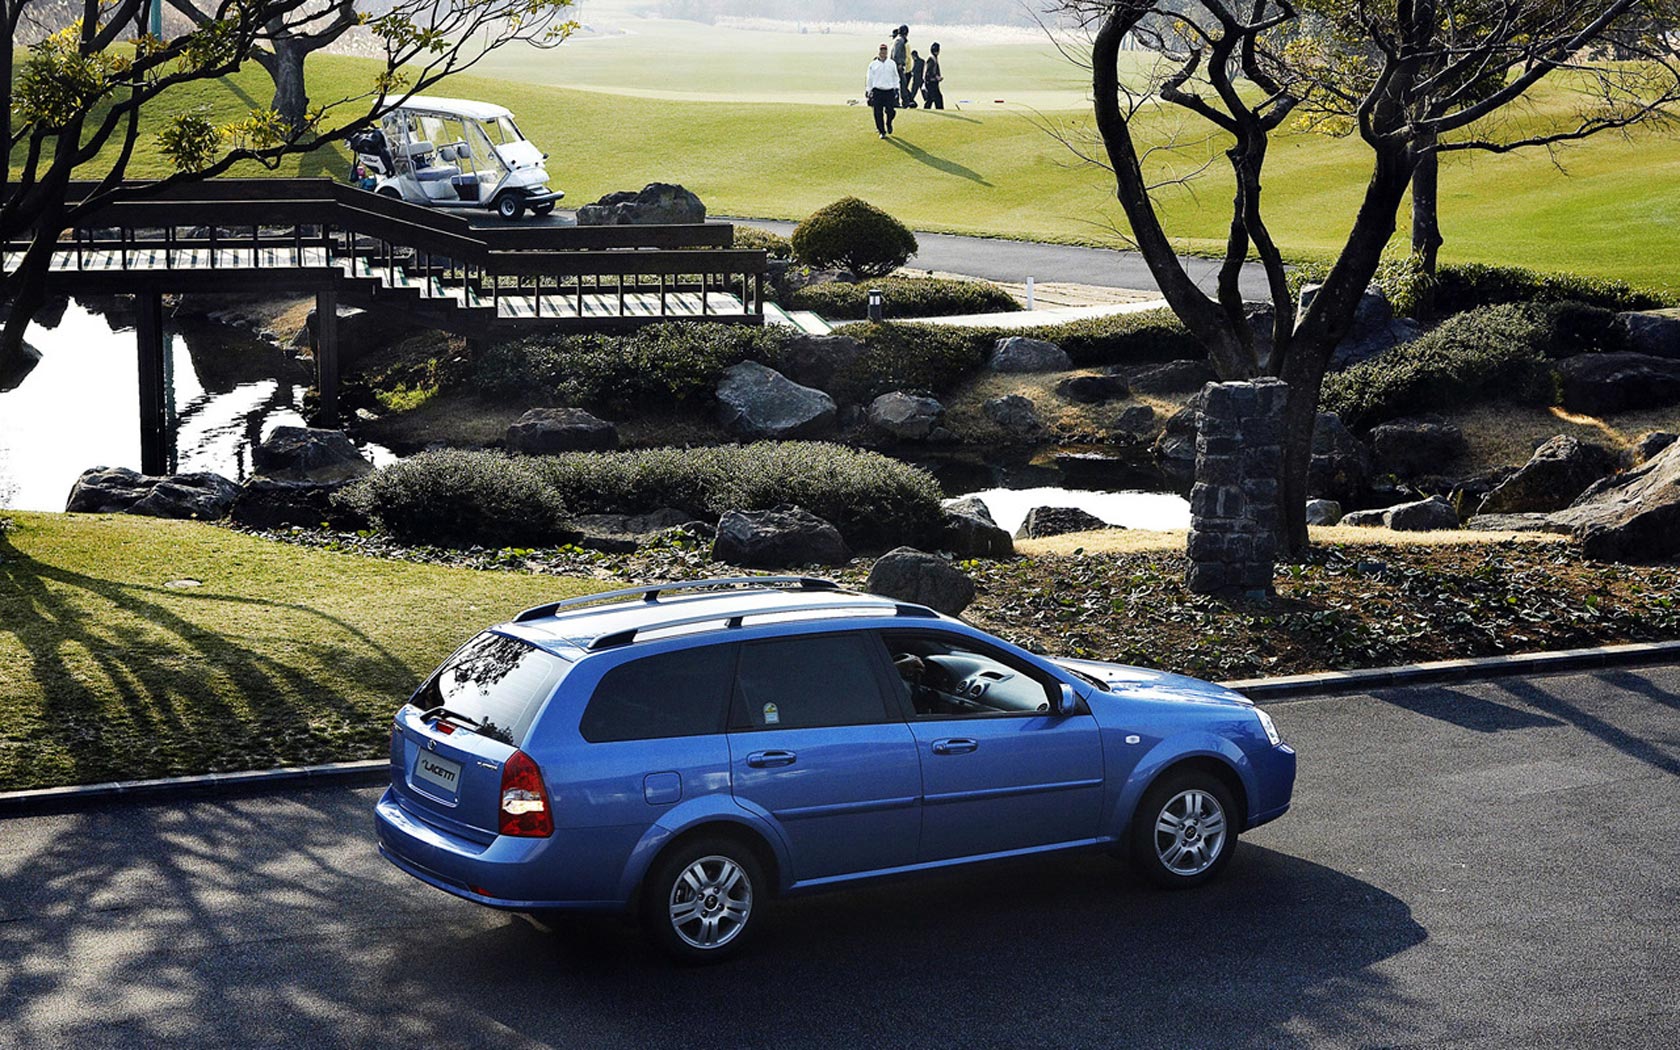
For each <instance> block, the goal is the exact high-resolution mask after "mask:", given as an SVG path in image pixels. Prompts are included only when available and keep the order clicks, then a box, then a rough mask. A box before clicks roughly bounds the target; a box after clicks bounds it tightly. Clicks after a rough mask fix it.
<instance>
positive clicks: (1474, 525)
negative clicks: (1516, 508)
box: [1464, 514, 1569, 535]
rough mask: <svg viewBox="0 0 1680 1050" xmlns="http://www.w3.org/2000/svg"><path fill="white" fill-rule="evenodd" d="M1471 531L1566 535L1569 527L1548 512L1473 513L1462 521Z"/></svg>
mask: <svg viewBox="0 0 1680 1050" xmlns="http://www.w3.org/2000/svg"><path fill="white" fill-rule="evenodd" d="M1464 527H1465V528H1466V529H1469V530H1470V531H1471V532H1554V533H1560V534H1563V535H1568V533H1569V529H1568V528H1567V527H1566V526H1563V525H1559V524H1558V523H1557V522H1555V521H1553V520H1552V517H1551V515H1549V514H1475V515H1472V516H1471V518H1470V520H1469V521H1467V522H1465V523H1464Z"/></svg>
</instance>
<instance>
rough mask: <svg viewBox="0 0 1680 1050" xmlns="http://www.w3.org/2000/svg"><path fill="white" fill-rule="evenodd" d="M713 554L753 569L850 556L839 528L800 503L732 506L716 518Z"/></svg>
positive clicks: (818, 562) (829, 562)
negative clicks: (769, 507) (742, 508)
mask: <svg viewBox="0 0 1680 1050" xmlns="http://www.w3.org/2000/svg"><path fill="white" fill-rule="evenodd" d="M712 557H713V558H715V559H716V560H718V561H725V562H729V563H731V564H734V565H745V566H747V567H749V568H755V569H785V568H792V567H794V566H798V565H844V564H845V563H846V562H848V561H850V560H851V558H852V552H851V551H850V550H849V549H847V547H846V541H845V540H843V539H841V538H840V530H839V529H836V528H835V527H834V526H833V525H830V524H829V523H828V522H826V521H824V520H823V519H821V518H819V517H817V516H816V515H815V514H812V513H811V512H810V511H808V510H806V509H804V508H803V507H796V506H790V505H787V504H783V505H782V506H779V507H777V508H776V509H774V510H749V511H739V510H732V511H729V512H728V513H726V514H724V516H723V517H722V518H720V519H718V526H717V539H716V540H714V541H713V543H712Z"/></svg>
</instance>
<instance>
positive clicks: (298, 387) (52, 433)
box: [0, 299, 395, 510]
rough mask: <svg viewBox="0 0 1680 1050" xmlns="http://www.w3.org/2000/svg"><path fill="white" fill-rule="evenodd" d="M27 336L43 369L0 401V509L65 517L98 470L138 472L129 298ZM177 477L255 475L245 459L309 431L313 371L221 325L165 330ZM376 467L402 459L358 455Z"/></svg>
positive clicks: (69, 313) (370, 449)
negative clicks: (268, 440) (307, 403)
mask: <svg viewBox="0 0 1680 1050" xmlns="http://www.w3.org/2000/svg"><path fill="white" fill-rule="evenodd" d="M43 321H50V318H47V319H37V322H36V323H34V324H31V325H30V327H29V331H28V333H27V336H26V338H27V339H28V341H29V342H30V343H31V344H33V345H34V346H35V347H36V348H37V349H39V350H40V351H41V362H40V364H38V365H36V367H35V369H34V371H32V372H30V374H29V375H28V377H27V378H25V379H24V380H23V382H22V383H21V384H20V385H19V386H18V388H17V389H16V390H12V391H8V392H5V393H0V506H8V507H15V508H17V509H20V510H63V509H64V500H65V498H66V497H67V496H68V495H69V493H70V486H71V485H72V484H73V483H74V482H75V480H76V477H77V475H79V474H81V472H82V471H84V470H86V469H87V468H89V467H93V466H108V467H131V468H133V469H135V470H138V469H140V407H139V405H140V391H139V372H138V368H137V361H136V350H135V342H134V329H133V318H132V315H131V313H130V310H129V304H128V302H127V301H126V300H121V299H117V300H109V301H99V302H95V303H88V302H76V301H72V302H70V304H69V305H68V306H67V307H66V308H65V309H64V313H63V317H62V318H60V319H58V323H57V324H56V325H53V326H52V327H48V326H47V324H46V323H42V322H43ZM165 335H166V337H167V339H168V341H169V347H168V351H167V352H166V353H165V355H164V362H165V369H166V373H165V374H166V376H167V379H168V384H167V386H168V389H169V390H170V391H171V396H170V397H169V399H168V411H167V420H166V423H167V433H168V435H169V436H170V439H171V440H170V443H169V448H168V464H169V470H170V472H171V473H180V472H187V471H200V470H205V471H213V472H215V473H217V474H221V475H222V476H224V477H227V478H231V479H233V480H234V481H243V480H244V479H245V478H246V477H247V476H249V474H250V472H251V461H250V450H251V447H252V446H253V445H256V444H259V443H260V442H261V441H262V439H263V438H264V437H266V436H267V435H268V434H269V433H270V432H271V431H272V430H273V429H274V428H275V427H278V426H302V425H304V418H303V415H302V413H301V412H300V411H299V406H300V404H301V400H302V397H303V392H304V391H305V390H306V389H307V388H308V386H309V384H310V373H309V369H308V367H307V366H306V365H304V364H301V363H299V362H298V361H296V360H294V359H293V358H292V357H291V355H290V354H288V353H286V352H284V351H281V350H278V349H276V348H275V347H273V346H271V345H269V344H267V343H264V342H262V341H260V340H257V339H255V338H254V337H252V336H251V335H249V334H248V333H245V332H243V331H241V330H239V329H236V328H231V327H229V326H226V325H215V324H208V323H191V322H185V323H181V324H177V323H175V322H173V321H166V322H165ZM363 451H364V453H365V454H367V455H369V457H370V458H372V459H373V461H374V462H375V463H383V462H389V461H390V460H392V459H394V458H395V457H394V456H392V455H391V453H389V452H388V451H387V450H385V449H383V448H380V447H378V446H374V445H367V446H363Z"/></svg>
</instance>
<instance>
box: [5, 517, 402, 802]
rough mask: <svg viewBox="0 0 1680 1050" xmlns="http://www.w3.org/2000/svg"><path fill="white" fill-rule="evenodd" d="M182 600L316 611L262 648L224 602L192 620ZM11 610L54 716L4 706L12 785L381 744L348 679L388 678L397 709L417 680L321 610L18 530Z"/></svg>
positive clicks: (314, 755) (381, 731) (272, 761)
mask: <svg viewBox="0 0 1680 1050" xmlns="http://www.w3.org/2000/svg"><path fill="white" fill-rule="evenodd" d="M166 595H167V597H168V598H169V603H167V604H166V603H164V602H162V601H160V600H159V599H160V598H162V597H164V596H166ZM181 602H190V603H194V604H200V603H202V605H203V606H204V607H205V609H206V610H207V611H211V610H213V609H214V608H215V607H216V606H219V605H228V606H240V607H245V608H250V607H253V606H254V607H257V608H262V609H272V610H273V611H274V612H275V613H276V614H284V616H285V617H286V618H287V619H296V618H298V617H301V619H302V623H303V626H302V627H299V626H295V625H294V626H290V628H289V629H290V630H292V631H296V632H298V633H299V634H300V635H303V637H300V638H298V639H297V641H298V643H299V644H297V645H295V646H293V645H281V644H274V643H275V642H276V639H274V638H272V637H270V638H266V639H264V644H263V645H262V647H261V648H260V649H259V648H256V647H253V646H252V645H251V644H250V643H249V641H248V639H246V638H244V637H240V636H237V635H233V634H224V633H221V632H219V631H217V630H216V629H214V628H213V627H211V626H207V624H209V623H213V622H214V621H215V617H214V613H213V612H211V614H210V615H208V616H205V617H202V618H200V621H201V622H194V620H192V619H188V618H186V617H185V616H182V615H181V614H180V613H179V612H177V611H176V610H175V608H173V607H172V606H178V603H181ZM0 610H4V613H5V615H4V616H3V617H0V637H3V636H5V635H10V636H11V637H12V638H13V639H15V641H16V644H17V645H18V647H20V648H21V649H22V650H23V651H24V653H26V654H27V656H26V659H27V661H28V663H27V667H25V668H14V669H13V672H14V674H21V675H26V676H27V677H28V678H30V679H32V680H33V683H34V686H35V688H36V690H38V694H39V696H40V709H39V714H38V717H36V716H32V714H31V712H29V711H28V710H27V709H19V708H12V709H9V710H6V711H4V712H3V714H4V721H3V723H0V724H3V725H4V726H5V727H6V729H7V730H8V734H7V735H9V736H10V737H11V741H12V746H11V747H10V748H7V749H5V750H4V751H0V756H5V754H6V752H8V751H9V752H10V758H11V761H10V762H0V789H11V788H20V787H38V786H48V785H55V784H66V783H90V782H96V781H102V780H110V779H128V778H136V777H148V776H164V775H175V774H181V773H191V772H207V771H224V770H230V769H248V768H263V767H265V766H271V765H282V764H289V763H302V762H317V761H330V760H334V759H340V758H344V757H348V756H351V755H357V756H360V755H376V754H378V753H379V751H380V745H381V744H382V743H383V742H384V740H385V733H386V732H387V729H386V726H385V723H384V721H383V719H379V718H373V717H370V716H369V713H368V712H367V711H366V710H365V708H360V707H357V706H356V705H354V704H352V703H350V702H348V701H347V700H346V699H345V698H344V695H343V684H344V683H346V682H358V683H370V684H376V685H377V684H379V683H388V684H389V685H390V686H392V687H393V692H392V704H391V706H392V708H393V709H394V708H395V707H396V706H397V705H398V704H399V703H400V700H401V694H400V692H399V691H400V690H404V689H407V688H411V687H412V685H413V684H414V683H413V682H412V681H411V679H412V678H413V674H412V672H411V671H409V669H408V668H407V666H406V665H405V664H404V663H403V662H402V661H401V660H399V659H398V658H397V657H396V656H395V655H394V654H393V653H391V652H390V651H389V650H387V649H386V648H385V647H384V646H382V645H381V644H379V643H378V642H377V641H375V640H374V639H373V638H370V637H369V636H368V635H367V634H366V633H365V632H363V631H361V630H360V629H358V628H356V627H354V626H352V625H350V624H348V623H346V622H344V621H343V620H341V619H338V618H336V617H334V616H330V615H328V614H325V613H322V612H320V611H319V610H316V609H312V608H310V607H308V606H305V605H296V604H289V603H284V602H272V601H267V600H263V599H258V598H249V597H234V596H228V595H218V594H201V593H196V592H191V591H174V590H165V589H163V588H160V587H153V586H146V585H138V584H132V583H124V582H119V581H115V580H110V579H104V578H101V577H97V576H90V575H86V574H83V573H79V572H74V571H70V570H67V569H63V568H60V567H57V566H53V565H49V564H46V563H43V562H41V561H38V560H36V559H34V558H31V557H30V556H28V555H27V554H24V553H23V552H21V551H19V550H18V549H17V548H15V547H14V546H12V545H11V544H10V543H9V542H7V539H6V537H5V535H4V533H0ZM136 621H141V622H143V623H144V624H145V629H144V630H141V629H139V628H138V627H137V626H136ZM160 634H161V636H162V637H161V638H160V637H159V635H160ZM31 723H34V724H33V725H32V724H31Z"/></svg>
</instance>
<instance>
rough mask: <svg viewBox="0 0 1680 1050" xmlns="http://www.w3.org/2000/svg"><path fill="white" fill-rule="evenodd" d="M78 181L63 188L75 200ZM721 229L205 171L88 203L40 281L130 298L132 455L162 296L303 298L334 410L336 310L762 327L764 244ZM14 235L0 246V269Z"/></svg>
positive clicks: (153, 415) (146, 409)
mask: <svg viewBox="0 0 1680 1050" xmlns="http://www.w3.org/2000/svg"><path fill="white" fill-rule="evenodd" d="M91 190H92V184H91V183H87V184H78V185H77V186H76V187H75V189H74V191H73V194H72V197H73V199H79V197H80V196H81V195H83V194H86V193H88V192H91ZM733 240H734V227H733V226H729V225H697V224H696V225H681V226H582V227H570V226H501V227H496V226H473V225H471V224H470V223H469V222H468V221H467V220H466V219H465V218H464V217H463V216H462V215H461V214H460V213H453V212H447V211H438V210H434V209H430V208H426V207H422V206H420V205H414V204H408V203H406V202H404V201H400V200H396V199H393V198H387V197H380V196H377V195H375V194H372V193H368V192H366V191H364V190H360V189H357V188H354V187H351V186H347V185H344V184H341V183H336V182H333V181H331V180H329V179H215V180H210V181H206V182H202V183H196V184H185V185H181V186H178V187H172V188H171V189H170V190H169V191H168V192H166V193H163V194H155V195H147V196H145V197H142V198H139V199H132V200H125V201H120V202H117V203H113V204H111V205H108V206H106V207H105V208H102V209H100V210H99V211H98V212H96V213H94V214H93V215H92V216H90V217H89V219H88V220H87V221H86V222H85V223H84V224H83V225H82V226H80V227H78V228H77V229H75V230H72V231H70V232H69V233H67V234H66V235H65V236H64V237H63V238H61V240H60V241H59V247H58V248H57V250H56V251H55V252H54V256H53V261H52V271H51V276H50V278H49V283H48V289H49V291H50V292H51V293H54V294H69V295H74V294H76V293H84V294H122V295H133V296H134V297H135V299H136V301H137V303H136V304H137V307H138V313H139V321H138V324H137V326H136V334H137V339H138V343H139V361H140V429H141V450H142V454H141V461H142V465H141V469H142V470H143V471H145V472H146V473H160V472H162V471H163V469H164V463H165V454H164V452H165V442H164V437H165V435H164V430H163V427H164V423H163V420H164V403H165V398H166V393H167V392H166V391H165V389H164V382H165V375H164V340H163V304H162V295H163V294H164V293H166V292H175V293H181V292H200V293H223V292H272V293H276V294H287V293H290V294H300V293H301V294H308V293H311V292H313V293H314V295H315V298H316V332H315V343H316V352H315V369H316V385H317V388H318V390H319V393H320V405H321V414H322V415H323V416H324V417H325V418H326V419H327V420H329V421H330V420H334V419H336V417H337V408H338V371H339V367H338V361H339V346H338V331H337V329H338V325H337V317H338V307H339V305H340V304H345V305H352V306H360V307H364V308H367V309H372V310H389V311H394V312H396V313H398V314H400V315H401V316H402V317H403V319H405V320H407V321H409V322H417V323H420V324H424V325H427V326H430V327H434V328H439V329H443V330H445V331H449V332H453V333H456V334H459V335H465V336H469V337H473V338H482V337H486V336H499V335H515V334H518V333H521V332H537V331H568V330H570V331H614V330H627V329H631V328H635V327H638V326H640V325H645V324H650V323H654V322H658V321H668V320H693V321H709V322H722V323H729V324H749V325H759V324H763V323H764V314H765V304H764V276H765V271H766V269H767V265H768V264H767V261H766V257H765V253H764V252H763V251H762V250H758V249H737V248H732V247H730V246H731V244H732V243H733ZM27 248H28V245H27V244H26V243H9V244H6V245H4V246H3V249H4V257H3V258H4V266H5V268H6V270H8V271H10V270H11V269H13V268H15V267H16V266H17V265H18V264H19V262H20V261H21V259H22V257H23V252H24V251H25V250H26V249H27Z"/></svg>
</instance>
